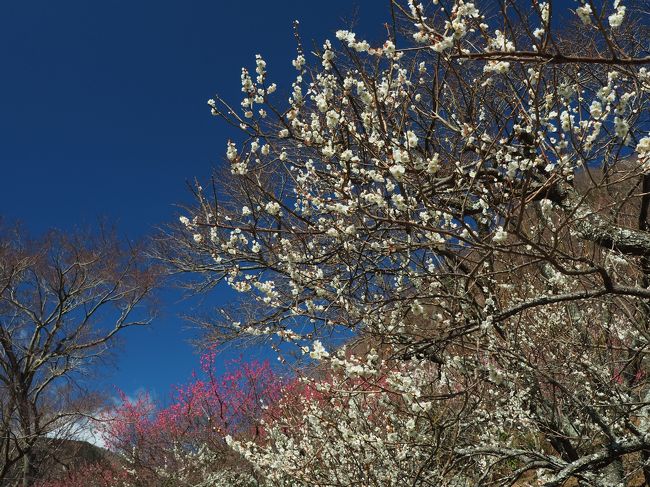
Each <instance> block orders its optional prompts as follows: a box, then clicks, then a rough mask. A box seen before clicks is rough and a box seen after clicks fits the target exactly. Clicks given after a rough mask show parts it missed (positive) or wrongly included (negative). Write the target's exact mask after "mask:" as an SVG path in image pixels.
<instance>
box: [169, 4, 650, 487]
mask: <svg viewBox="0 0 650 487" xmlns="http://www.w3.org/2000/svg"><path fill="white" fill-rule="evenodd" d="M638 5H639V3H638V2H626V1H625V0H613V1H610V0H602V1H601V0H580V1H577V2H575V3H574V5H568V4H567V3H566V2H559V1H550V0H549V1H537V0H532V1H529V2H527V1H523V0H502V1H500V2H487V1H486V2H479V1H476V2H472V1H464V0H441V1H439V2H438V1H435V2H428V3H426V4H421V3H419V2H416V1H413V0H410V1H404V2H401V1H393V2H391V11H390V12H387V13H388V14H389V15H387V17H388V18H390V22H389V23H388V26H389V28H388V32H387V39H386V41H385V42H384V43H378V44H371V43H369V42H367V41H365V40H363V38H362V36H360V35H358V34H356V33H354V32H351V31H348V30H341V31H338V32H337V34H336V38H337V40H336V41H330V40H327V41H325V42H324V43H322V46H321V47H320V48H319V49H316V50H315V52H314V53H311V54H310V53H307V52H305V51H304V50H303V49H302V46H301V45H300V44H299V46H298V53H297V56H296V57H295V59H294V60H293V63H292V64H293V68H295V70H296V77H295V80H294V82H293V83H292V84H291V86H287V87H280V88H278V87H277V86H276V84H275V83H274V82H273V79H272V72H271V71H270V70H269V69H268V67H267V65H266V62H265V61H264V59H263V57H262V56H257V57H256V59H255V63H254V66H253V67H252V69H250V70H249V69H247V68H244V69H242V73H241V83H242V84H241V88H242V95H243V97H242V100H240V101H238V102H235V103H231V102H230V101H227V100H223V99H221V98H219V97H215V98H214V99H211V100H209V102H208V104H209V105H210V110H211V111H212V113H213V114H214V115H216V116H219V117H222V118H224V119H225V120H227V121H228V122H229V123H231V124H233V125H234V126H236V127H240V128H241V138H240V139H238V140H237V141H231V142H228V143H227V146H226V151H225V161H226V163H225V166H224V167H223V168H222V170H221V171H220V172H219V174H218V175H217V177H215V179H214V182H213V184H212V185H211V186H210V191H208V190H206V189H204V188H203V187H201V186H198V187H197V188H196V192H195V194H196V205H195V206H194V207H191V208H187V213H186V214H184V215H182V216H181V218H180V224H179V225H178V226H177V227H176V228H175V230H174V231H172V232H170V234H169V235H168V238H167V239H163V241H162V242H161V245H160V253H161V256H162V257H163V258H164V259H166V260H167V262H169V264H170V265H172V266H173V267H174V268H175V269H176V270H180V271H184V272H188V273H192V274H193V275H194V276H195V277H197V278H199V279H200V280H201V281H202V282H200V283H199V284H200V285H201V286H206V285H208V286H209V285H210V284H214V283H217V282H225V283H226V284H227V285H229V286H230V287H232V289H234V290H235V291H237V292H239V293H241V297H242V299H241V302H238V303H236V304H235V305H234V306H233V307H232V308H225V309H224V310H223V312H222V315H221V316H220V317H219V318H217V319H214V320H212V321H210V322H207V323H205V324H206V327H207V329H208V330H209V333H210V334H211V335H212V337H213V338H215V339H217V340H226V339H229V340H235V341H236V340H250V339H256V340H260V341H265V342H266V343H268V344H269V345H270V346H272V347H274V348H276V349H277V350H279V351H282V355H281V358H284V354H286V353H287V352H286V351H287V349H288V348H290V347H295V351H296V353H298V354H304V355H305V356H309V357H310V359H311V360H315V361H319V362H322V365H321V367H322V368H323V370H334V369H336V368H339V369H340V370H339V372H337V374H339V375H334V376H333V378H332V380H331V381H323V380H322V379H318V378H316V377H314V378H311V379H307V380H308V381H311V382H312V383H313V389H314V390H318V391H319V392H322V393H323V394H325V395H326V396H327V398H326V399H317V398H308V397H303V398H302V399H300V401H301V404H302V405H301V408H302V409H301V408H298V411H302V412H296V413H295V415H294V417H292V418H285V419H279V422H278V423H277V427H275V428H274V427H273V426H272V425H268V426H267V428H266V431H267V435H268V436H267V437H266V438H267V439H266V440H265V442H263V443H260V442H257V443H255V442H247V441H236V440H233V443H232V444H233V445H234V447H235V448H236V449H237V450H238V451H239V452H241V453H242V454H243V455H245V456H246V458H248V459H249V460H250V461H251V462H253V463H254V464H256V465H258V466H259V467H260V468H261V469H262V471H263V472H264V473H265V475H267V476H269V478H272V479H273V482H275V483H274V485H282V482H287V483H288V485H291V484H290V482H293V481H300V482H304V483H306V484H307V485H341V486H342V485H351V484H354V483H355V482H356V483H358V484H361V485H396V486H397V485H514V484H516V483H517V482H528V483H529V484H532V483H539V484H540V485H545V486H548V487H551V486H560V485H564V484H565V482H568V481H570V480H571V481H573V482H577V483H579V484H580V485H585V486H586V485H598V486H601V485H602V486H605V485H626V483H630V482H633V481H637V480H638V479H645V482H646V483H650V468H649V467H648V459H649V458H650V422H649V421H648V411H649V410H650V388H649V383H648V374H647V371H648V367H647V366H648V363H647V360H648V357H647V348H648V322H649V318H650V311H649V309H650V308H648V305H647V300H648V298H650V291H649V290H648V288H649V287H650V261H649V260H648V259H649V258H650V257H649V256H650V233H648V228H649V226H648V208H649V207H650V175H649V172H650V170H649V168H650V165H649V162H648V161H649V160H650V159H649V157H650V136H649V134H648V127H649V126H648V103H649V101H650V99H649V96H648V94H649V93H650V72H649V71H648V68H647V66H648V64H650V52H649V47H648V45H647V42H646V39H647V33H648V27H649V25H648V17H647V12H646V11H644V10H642V9H640V8H636V7H638ZM497 6H498V8H497ZM278 92H282V93H284V94H283V95H278ZM287 96H288V102H287V101H286V100H287ZM203 288H205V287H203ZM341 332H342V333H347V334H348V336H349V335H353V336H355V337H357V338H356V339H357V340H358V345H355V346H357V347H359V350H360V351H358V352H356V353H354V354H353V355H355V356H354V357H352V354H351V352H350V347H347V349H345V348H341V349H335V348H333V347H332V346H331V345H330V337H332V336H333V334H334V335H335V336H336V334H337V333H341ZM373 350H374V351H373ZM358 377H364V378H368V379H371V380H372V381H373V387H371V388H370V389H367V390H366V389H364V388H361V389H360V388H358V387H357V386H356V382H355V380H356V379H357V378H358ZM379 378H381V380H379ZM384 378H386V379H385V382H383V381H384ZM288 410H290V408H288V409H287V411H288ZM305 411H306V412H305ZM283 421H284V423H283ZM294 426H295V427H294ZM402 455H404V456H403V457H402ZM402 458H403V459H404V461H403V462H401V463H400V459H402ZM406 459H408V460H406ZM296 465H300V466H301V469H302V470H301V471H300V472H298V470H297V469H296ZM371 470H372V473H370V471H371Z"/></svg>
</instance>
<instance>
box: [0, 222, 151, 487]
mask: <svg viewBox="0 0 650 487" xmlns="http://www.w3.org/2000/svg"><path fill="white" fill-rule="evenodd" d="M154 281H155V272H154V270H153V268H151V269H146V268H145V267H144V266H143V261H142V255H141V252H140V250H139V249H137V248H125V247H124V246H123V245H121V244H119V243H118V242H117V240H116V239H114V238H112V236H110V235H99V236H90V235H87V234H79V235H72V236H69V235H64V234H62V233H58V232H51V233H49V234H47V235H45V236H44V237H42V238H40V239H36V240H31V239H29V238H28V237H27V236H26V235H25V234H23V233H22V232H20V231H19V230H10V229H6V228H5V229H3V230H2V234H1V236H0V485H19V484H21V485H25V486H27V485H32V482H33V481H34V479H35V478H37V476H38V475H37V474H38V471H39V468H42V467H44V466H46V467H47V468H52V466H53V465H56V464H57V462H59V461H62V460H63V459H59V458H57V455H58V454H59V453H60V452H59V447H60V446H61V445H64V443H63V442H62V439H65V438H69V437H74V435H75V434H76V433H77V431H76V429H78V428H80V427H81V425H80V421H83V420H84V418H85V417H87V416H88V415H92V414H93V413H95V412H96V411H97V409H98V408H99V406H100V403H99V401H97V400H96V399H94V398H93V395H92V394H89V393H88V391H87V390H86V386H87V384H86V382H85V381H84V376H85V375H87V374H89V373H90V371H91V367H93V366H94V365H97V364H98V363H99V361H100V360H101V359H102V358H104V357H105V356H106V354H107V352H108V351H109V347H110V345H111V343H112V342H113V340H114V339H115V337H116V336H117V334H118V333H120V332H121V331H122V330H124V329H125V328H127V327H130V326H136V325H143V324H146V323H148V322H149V321H150V313H149V312H148V311H147V309H146V308H145V307H144V300H145V298H146V297H147V296H148V295H149V294H150V292H151V290H152V288H153V285H154ZM68 446H69V445H68ZM68 453H69V452H68Z"/></svg>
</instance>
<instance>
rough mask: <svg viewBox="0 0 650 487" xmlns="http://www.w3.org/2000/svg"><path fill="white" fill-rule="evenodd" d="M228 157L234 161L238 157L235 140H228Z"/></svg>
mask: <svg viewBox="0 0 650 487" xmlns="http://www.w3.org/2000/svg"><path fill="white" fill-rule="evenodd" d="M226 157H227V158H228V160H229V161H234V160H235V159H236V158H237V147H236V146H235V144H234V143H233V142H230V141H229V142H228V149H226Z"/></svg>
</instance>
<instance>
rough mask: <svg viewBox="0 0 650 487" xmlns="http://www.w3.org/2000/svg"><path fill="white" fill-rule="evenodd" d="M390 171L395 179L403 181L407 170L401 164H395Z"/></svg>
mask: <svg viewBox="0 0 650 487" xmlns="http://www.w3.org/2000/svg"><path fill="white" fill-rule="evenodd" d="M389 170H390V173H391V174H392V175H393V177H394V178H395V179H397V180H398V181H401V180H402V179H403V178H404V174H405V173H406V168H405V167H404V166H402V165H401V164H395V165H394V166H391V167H390V169H389Z"/></svg>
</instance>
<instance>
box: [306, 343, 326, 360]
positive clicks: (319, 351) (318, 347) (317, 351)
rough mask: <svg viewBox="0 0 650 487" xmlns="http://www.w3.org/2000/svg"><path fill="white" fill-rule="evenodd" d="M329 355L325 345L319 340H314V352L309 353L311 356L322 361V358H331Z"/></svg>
mask: <svg viewBox="0 0 650 487" xmlns="http://www.w3.org/2000/svg"><path fill="white" fill-rule="evenodd" d="M329 355H330V354H329V353H327V350H325V347H323V344H322V343H321V342H320V341H318V340H314V345H313V346H312V351H311V352H309V356H310V357H311V358H313V359H315V360H321V359H322V358H326V357H329Z"/></svg>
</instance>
